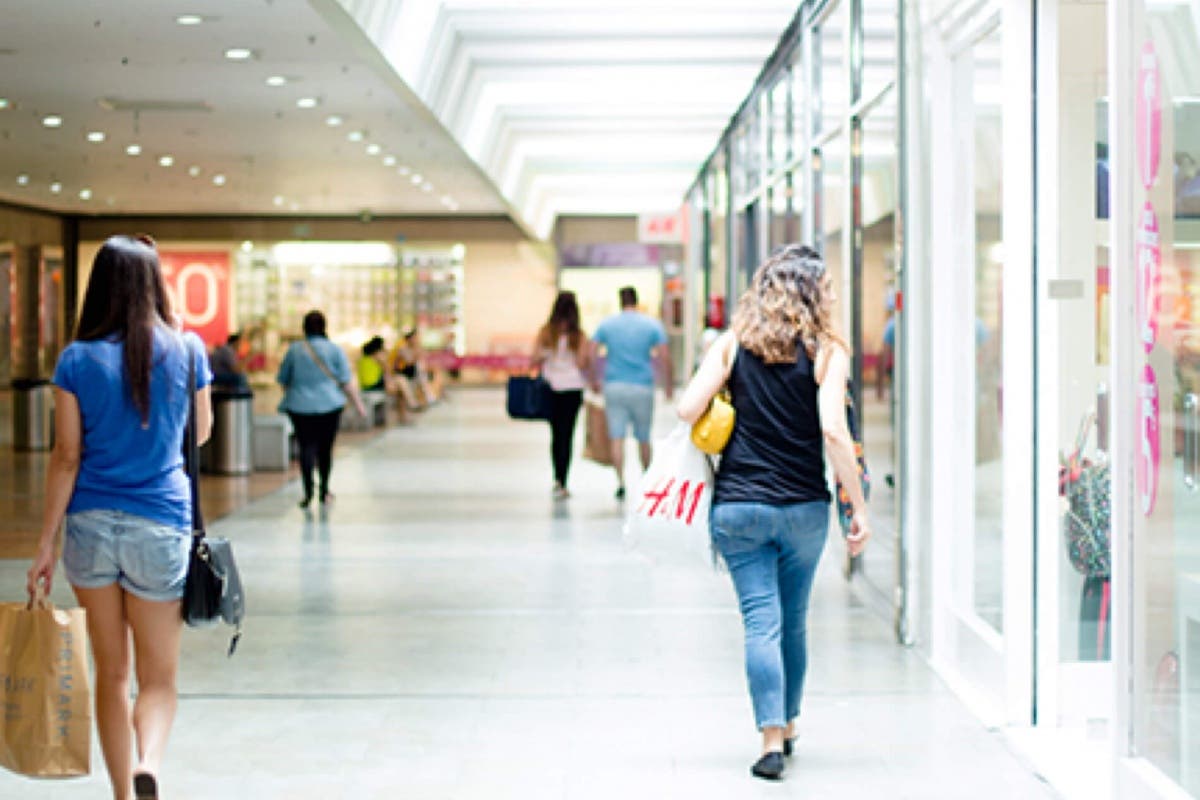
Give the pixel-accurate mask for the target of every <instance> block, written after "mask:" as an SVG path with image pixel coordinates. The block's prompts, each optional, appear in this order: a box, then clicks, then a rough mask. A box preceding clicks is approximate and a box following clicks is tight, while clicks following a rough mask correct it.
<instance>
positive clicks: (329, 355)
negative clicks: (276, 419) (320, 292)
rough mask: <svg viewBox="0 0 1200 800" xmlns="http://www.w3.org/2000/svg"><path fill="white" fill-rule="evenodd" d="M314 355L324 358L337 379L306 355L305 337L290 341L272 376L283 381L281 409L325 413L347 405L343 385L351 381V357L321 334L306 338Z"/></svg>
mask: <svg viewBox="0 0 1200 800" xmlns="http://www.w3.org/2000/svg"><path fill="white" fill-rule="evenodd" d="M306 341H307V342H308V344H310V345H312V348H313V350H315V351H316V352H317V356H318V357H319V358H320V359H321V360H322V361H323V362H325V368H326V369H328V370H329V371H330V372H331V373H333V376H334V377H335V378H337V383H334V382H333V380H332V379H331V378H330V377H329V376H328V375H326V374H325V370H323V369H321V368H320V367H319V366H318V365H317V362H315V361H313V359H312V356H311V355H309V352H308V347H306V346H305V344H304V341H299V342H292V345H291V347H289V348H288V351H287V355H285V356H284V357H283V363H282V364H280V365H279V374H278V375H276V376H275V380H276V381H278V382H279V383H280V384H282V385H283V391H284V394H283V402H281V403H280V404H279V410H280V411H293V412H295V413H297V414H328V413H330V412H332V411H337V410H338V409H339V408H341V407H342V406H344V405H346V395H345V393H344V392H343V391H342V386H343V385H345V384H347V383H349V382H350V361H349V360H348V359H347V358H346V354H345V353H343V352H342V348H340V347H338V346H337V345H336V344H334V343H333V342H331V341H329V340H328V339H326V338H325V337H324V336H310V337H308V339H307V340H306Z"/></svg>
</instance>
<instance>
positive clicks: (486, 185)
mask: <svg viewBox="0 0 1200 800" xmlns="http://www.w3.org/2000/svg"><path fill="white" fill-rule="evenodd" d="M4 6H5V13H4V23H3V26H0V98H6V99H8V100H9V102H10V104H11V106H10V107H9V108H7V109H4V110H0V199H5V200H11V201H14V202H18V203H23V204H28V205H33V206H38V207H43V208H52V209H55V210H61V211H68V210H70V211H80V212H96V213H111V212H139V213H146V212H163V213H184V212H186V213H280V212H283V213H289V212H294V211H299V212H302V213H359V212H361V211H362V210H365V209H370V210H371V211H373V212H375V213H403V214H427V213H447V212H449V211H450V210H451V209H452V208H455V209H458V211H459V212H460V213H506V211H507V206H506V203H505V202H504V200H503V198H502V197H501V196H500V195H499V193H498V192H497V191H496V189H495V186H494V185H493V184H492V182H491V181H490V180H489V179H488V178H487V176H486V175H484V174H483V173H482V171H481V170H480V169H479V168H478V167H477V166H475V164H474V163H473V162H472V161H471V160H470V159H469V158H468V157H467V156H466V155H465V153H464V152H463V150H462V148H461V147H459V146H458V144H457V143H456V142H455V141H454V139H453V137H451V136H450V135H449V134H448V133H446V131H445V129H444V128H442V126H441V125H440V124H438V123H437V121H436V120H435V119H434V118H433V117H432V115H431V114H429V112H428V110H427V109H425V108H424V107H423V106H422V105H421V104H420V103H419V102H417V101H415V99H414V98H413V97H412V95H411V93H408V94H407V95H404V94H402V92H403V87H400V88H399V89H398V88H397V87H396V86H395V85H393V84H394V82H395V81H394V78H393V82H391V83H390V82H389V81H388V80H387V78H386V75H384V74H381V71H380V70H378V69H376V68H374V66H373V65H371V64H370V63H368V61H367V59H364V58H363V56H362V53H361V51H359V50H358V49H356V47H355V46H354V43H353V41H348V40H347V38H346V37H344V36H342V35H340V34H337V33H335V32H334V31H332V30H331V29H330V26H329V25H328V23H327V21H326V20H325V19H324V18H323V17H322V16H321V15H320V14H319V13H317V11H316V9H314V7H313V6H312V5H310V3H308V2H306V1H305V0H274V1H273V2H271V1H270V0H192V1H191V2H181V0H120V1H119V2H117V1H116V0H110V1H109V2H95V0H53V1H52V2H47V0H6V2H5V4H4ZM186 13H196V14H201V15H203V16H205V17H206V18H207V19H206V21H205V22H204V23H203V24H200V25H195V26H183V25H179V24H178V23H177V22H176V18H177V17H178V16H179V15H181V14H186ZM238 46H240V47H248V48H251V49H253V50H254V51H255V53H256V56H255V58H252V59H250V60H248V61H245V62H234V61H230V60H228V59H226V58H225V56H224V51H225V50H226V48H229V47H238ZM273 75H281V76H285V77H287V78H288V79H289V83H288V84H287V85H285V86H283V87H278V88H276V87H271V86H268V85H267V84H266V83H265V80H266V78H267V77H269V76H273ZM301 97H316V98H318V99H319V101H320V105H319V106H318V107H317V108H314V109H307V110H306V109H301V108H297V106H296V100H297V99H299V98H301ZM102 98H120V99H122V100H125V101H131V102H135V103H149V102H154V101H168V102H185V103H192V104H201V105H202V106H206V107H207V108H208V109H209V110H206V111H154V110H146V111H142V112H141V113H138V114H136V115H135V114H134V113H133V112H130V111H108V110H105V109H104V108H103V107H102V106H101V105H100V100H101V99H102ZM47 114H57V115H61V116H62V118H63V124H62V127H61V128H58V129H56V130H52V129H49V128H46V127H44V126H43V125H42V123H41V120H42V118H43V116H44V115H47ZM333 114H337V115H341V116H342V117H344V119H345V122H344V124H343V125H342V126H341V127H336V128H335V127H330V126H329V125H327V124H326V118H327V117H329V116H330V115H333ZM93 130H98V131H103V132H104V133H105V134H106V137H107V138H106V140H105V141H104V142H102V143H99V144H93V143H90V142H88V141H87V139H86V136H85V135H86V133H87V132H88V131H93ZM352 130H359V131H365V132H366V138H365V140H364V141H363V142H360V143H352V142H350V141H348V140H347V135H348V133H349V132H350V131H352ZM132 143H136V144H140V145H141V146H142V148H143V152H142V154H141V155H140V156H137V157H131V156H128V155H126V154H125V148H126V146H127V145H129V144H132ZM368 143H375V144H378V145H379V146H380V147H381V152H380V153H379V154H378V155H376V156H371V155H368V154H367V152H366V149H365V148H366V146H367V144H368ZM163 155H171V156H173V157H174V164H173V165H172V166H170V167H163V166H160V165H159V163H158V159H159V158H160V156H163ZM387 155H392V156H393V157H395V158H396V160H397V161H396V164H395V165H394V166H392V167H390V168H389V167H385V166H384V163H383V159H384V157H385V156H387ZM190 166H197V167H199V168H200V170H201V172H200V174H199V176H198V177H191V176H190V175H189V174H188V167H190ZM402 166H403V167H408V168H410V169H411V170H413V171H415V172H416V173H419V174H420V175H421V176H422V178H424V179H426V180H427V181H428V182H429V183H430V184H431V185H432V188H431V191H428V192H426V191H423V190H422V188H421V187H420V186H418V185H414V184H413V183H412V181H411V177H410V176H405V175H401V174H399V171H398V170H399V169H400V167H402ZM218 174H220V175H224V176H225V178H226V183H225V185H224V186H215V185H214V184H213V181H212V179H213V177H214V176H215V175H218ZM20 175H27V176H28V177H29V183H28V185H26V186H20V185H19V184H18V176H20ZM53 182H59V183H61V185H62V189H61V192H60V193H58V194H54V193H52V192H51V191H50V186H51V184H52V183H53ZM423 182H424V181H423ZM83 189H90V190H91V191H92V198H91V199H90V200H81V199H80V198H79V192H80V191H81V190H83ZM443 197H445V198H447V200H446V201H445V202H443V199H442V198H443Z"/></svg>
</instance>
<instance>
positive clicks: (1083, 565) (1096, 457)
mask: <svg viewBox="0 0 1200 800" xmlns="http://www.w3.org/2000/svg"><path fill="white" fill-rule="evenodd" d="M1106 11H1107V9H1106V4H1105V3H1103V2H1101V3H1079V4H1072V5H1067V6H1063V7H1062V8H1060V9H1059V11H1058V34H1057V35H1058V42H1057V48H1055V50H1056V59H1055V60H1054V61H1052V62H1050V63H1051V64H1053V66H1054V69H1055V73H1056V80H1057V93H1058V102H1057V103H1056V104H1055V106H1056V107H1055V109H1054V110H1053V111H1052V112H1048V114H1047V116H1046V117H1044V118H1043V119H1042V120H1040V121H1039V124H1040V126H1042V127H1044V128H1045V129H1046V130H1050V129H1053V130H1056V131H1057V137H1058V138H1057V141H1058V147H1057V153H1058V155H1057V158H1056V162H1057V163H1054V164H1047V165H1045V168H1044V169H1043V170H1042V174H1041V175H1040V176H1039V180H1044V181H1047V182H1053V183H1054V184H1055V185H1056V186H1057V198H1058V199H1057V204H1056V206H1055V207H1054V209H1053V218H1054V223H1053V232H1052V233H1051V232H1050V231H1047V233H1048V234H1050V235H1051V236H1052V237H1053V240H1054V242H1055V245H1054V250H1053V251H1048V252H1046V253H1045V254H1044V255H1043V257H1041V258H1039V262H1038V269H1039V272H1041V273H1043V274H1044V276H1045V284H1046V286H1047V290H1046V291H1045V292H1043V293H1042V298H1041V300H1040V301H1039V302H1040V305H1041V308H1042V309H1043V313H1042V314H1041V315H1040V317H1039V332H1040V335H1039V337H1038V339H1039V341H1040V342H1042V348H1041V351H1040V352H1041V355H1040V357H1039V370H1038V375H1037V382H1038V387H1039V391H1038V393H1037V397H1038V401H1039V403H1041V404H1042V405H1043V407H1042V408H1040V409H1039V412H1038V413H1039V416H1040V418H1041V419H1042V420H1043V421H1044V423H1043V425H1042V426H1040V432H1041V434H1042V436H1041V437H1039V439H1040V441H1039V443H1038V447H1039V448H1040V449H1042V450H1043V452H1044V453H1045V455H1043V456H1041V457H1040V460H1041V461H1042V462H1043V463H1044V464H1046V467H1045V468H1046V469H1051V468H1052V467H1051V464H1053V466H1054V467H1057V469H1056V470H1054V471H1053V472H1043V473H1041V476H1040V478H1039V481H1040V483H1041V491H1040V496H1041V502H1042V503H1044V504H1049V505H1050V506H1052V507H1053V512H1054V513H1053V523H1052V525H1053V527H1051V528H1050V530H1051V532H1052V533H1051V535H1049V536H1046V537H1039V539H1040V542H1039V546H1038V569H1039V572H1040V573H1042V574H1044V575H1047V576H1049V577H1050V578H1051V579H1052V580H1053V581H1054V585H1055V586H1056V590H1055V591H1054V593H1053V594H1052V595H1051V594H1049V593H1048V594H1047V595H1046V596H1045V597H1043V598H1039V600H1040V601H1041V602H1040V605H1041V606H1042V608H1041V609H1040V612H1044V613H1045V614H1046V615H1047V616H1048V615H1049V614H1050V613H1051V609H1053V614H1054V616H1055V619H1053V620H1047V624H1045V625H1044V626H1043V625H1042V624H1039V625H1038V626H1037V630H1039V631H1046V632H1047V634H1046V635H1045V636H1043V637H1039V640H1040V641H1041V643H1042V646H1044V647H1046V648H1048V649H1049V648H1056V649H1055V650H1053V657H1052V658H1048V659H1047V661H1046V664H1047V666H1050V665H1053V671H1052V673H1051V674H1043V675H1041V676H1040V677H1039V679H1038V682H1037V686H1038V694H1039V698H1038V699H1039V705H1042V706H1044V707H1049V708H1054V709H1055V711H1054V716H1053V720H1052V721H1053V723H1054V724H1055V725H1056V726H1057V727H1059V728H1061V729H1062V730H1063V731H1064V732H1066V733H1067V734H1068V735H1069V736H1070V737H1071V740H1072V741H1075V742H1078V743H1080V744H1081V745H1083V744H1084V743H1086V744H1088V745H1090V746H1091V747H1092V748H1093V749H1097V750H1098V749H1102V748H1103V743H1104V739H1103V737H1102V734H1103V733H1104V732H1105V731H1106V728H1105V727H1104V726H1103V722H1104V720H1106V719H1108V718H1109V717H1110V716H1111V709H1112V696H1113V692H1112V686H1113V677H1112V666H1111V655H1110V653H1111V642H1112V616H1113V615H1112V609H1113V599H1114V597H1113V593H1112V590H1111V589H1112V587H1111V585H1110V582H1109V578H1110V574H1111V573H1110V571H1109V565H1110V549H1109V547H1108V546H1107V539H1108V532H1107V529H1106V528H1107V525H1108V509H1107V505H1106V500H1107V497H1108V496H1109V488H1110V482H1109V463H1110V459H1109V435H1108V434H1109V418H1108V408H1109V403H1108V385H1109V369H1110V360H1109V355H1108V336H1109V322H1108V319H1109V285H1110V282H1109V278H1108V275H1109V272H1108V270H1109V267H1108V265H1109V257H1108V244H1109V228H1108V225H1109V210H1108V205H1109V203H1108V162H1107V148H1108V140H1109V137H1108V129H1107V115H1108V108H1107V103H1106V101H1105V98H1106V97H1107V93H1108V87H1107V85H1106V83H1107V82H1106V81H1105V80H1104V76H1105V75H1106V74H1107V62H1108V59H1107V42H1106V37H1105V25H1106ZM1046 216H1047V217H1049V216H1050V215H1049V214H1047V215H1046ZM1047 226H1049V223H1047ZM1051 458H1053V459H1054V460H1053V461H1051V460H1050V459H1051ZM1100 498H1105V502H1104V503H1101V502H1093V500H1094V499H1095V500H1099V499H1100ZM1042 518H1043V519H1046V518H1045V517H1042ZM1101 541H1103V542H1104V544H1103V545H1101V546H1095V547H1094V546H1093V545H1092V543H1093V542H1096V543H1097V544H1099V543H1100V542H1101ZM1051 623H1052V624H1051ZM1051 630H1056V631H1057V637H1056V639H1057V641H1054V638H1053V637H1051V636H1050V635H1049V631H1051ZM1048 655H1051V653H1048ZM1051 701H1052V703H1051ZM1097 755H1102V753H1098V754H1097Z"/></svg>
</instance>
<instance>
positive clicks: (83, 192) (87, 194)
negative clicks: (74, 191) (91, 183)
mask: <svg viewBox="0 0 1200 800" xmlns="http://www.w3.org/2000/svg"><path fill="white" fill-rule="evenodd" d="M79 199H80V200H91V199H92V190H91V189H80V190H79Z"/></svg>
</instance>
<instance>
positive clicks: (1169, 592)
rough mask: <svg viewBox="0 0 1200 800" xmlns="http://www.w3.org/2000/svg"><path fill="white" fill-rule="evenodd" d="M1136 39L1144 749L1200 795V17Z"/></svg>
mask: <svg viewBox="0 0 1200 800" xmlns="http://www.w3.org/2000/svg"><path fill="white" fill-rule="evenodd" d="M1144 9H1145V25H1144V27H1141V29H1140V32H1138V28H1135V32H1134V34H1133V35H1134V36H1135V37H1136V39H1135V42H1134V44H1135V47H1136V52H1138V53H1139V58H1138V61H1137V64H1136V68H1137V70H1138V74H1137V80H1136V83H1135V84H1134V85H1135V87H1136V88H1135V99H1136V101H1137V109H1136V115H1137V116H1136V118H1135V119H1136V131H1135V133H1136V142H1135V148H1136V152H1135V154H1134V155H1135V160H1136V164H1137V167H1136V169H1135V171H1134V176H1133V177H1134V185H1135V187H1136V191H1135V198H1137V199H1136V202H1135V203H1134V206H1133V209H1134V211H1135V213H1136V218H1135V219H1133V220H1130V222H1132V223H1133V224H1134V225H1135V226H1136V232H1135V236H1136V239H1135V244H1136V247H1137V256H1136V258H1135V269H1136V272H1135V275H1134V283H1135V284H1136V286H1137V287H1138V293H1137V298H1136V302H1135V305H1134V308H1135V311H1134V314H1135V330H1136V335H1137V338H1138V347H1137V351H1136V352H1137V355H1138V363H1137V365H1136V374H1135V375H1134V376H1129V377H1130V378H1131V379H1132V380H1135V381H1136V385H1137V387H1138V390H1137V397H1138V407H1137V408H1136V409H1128V410H1125V411H1123V412H1122V413H1133V414H1136V428H1135V431H1136V433H1135V436H1136V438H1135V447H1136V451H1135V453H1134V465H1135V469H1134V474H1135V489H1134V506H1135V514H1136V516H1137V519H1138V524H1137V527H1136V528H1135V535H1134V561H1135V563H1134V580H1135V582H1136V586H1137V593H1138V596H1137V597H1136V598H1135V600H1134V609H1135V615H1134V622H1133V630H1134V631H1135V634H1134V635H1135V641H1134V648H1133V654H1134V655H1133V658H1134V726H1135V727H1134V742H1135V749H1136V750H1137V753H1138V754H1139V755H1142V756H1144V757H1146V758H1147V759H1149V760H1150V761H1151V762H1152V763H1153V764H1154V765H1156V766H1157V767H1158V768H1159V769H1161V770H1162V771H1164V772H1165V773H1166V774H1168V775H1169V776H1171V777H1172V778H1174V779H1176V780H1178V781H1179V782H1180V783H1182V784H1183V786H1184V788H1185V789H1187V790H1188V791H1189V792H1191V793H1192V794H1195V795H1200V307H1198V305H1197V304H1198V303H1200V174H1198V171H1197V167H1196V165H1197V163H1198V162H1200V73H1197V71H1196V70H1195V69H1194V66H1193V65H1194V64H1195V62H1196V53H1197V51H1200V12H1198V11H1197V8H1196V6H1195V5H1194V4H1192V3H1187V2H1166V1H1165V0H1155V2H1146V3H1145V6H1144Z"/></svg>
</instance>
